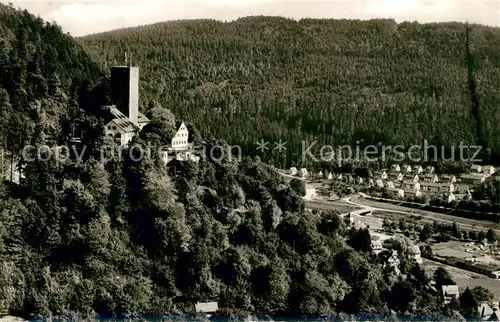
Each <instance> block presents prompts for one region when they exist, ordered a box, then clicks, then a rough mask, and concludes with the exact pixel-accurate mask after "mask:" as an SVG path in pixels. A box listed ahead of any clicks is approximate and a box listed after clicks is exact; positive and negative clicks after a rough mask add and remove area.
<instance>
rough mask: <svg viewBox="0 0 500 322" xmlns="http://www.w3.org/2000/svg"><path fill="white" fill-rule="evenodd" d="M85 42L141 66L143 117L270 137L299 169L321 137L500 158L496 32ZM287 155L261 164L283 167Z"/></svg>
mask: <svg viewBox="0 0 500 322" xmlns="http://www.w3.org/2000/svg"><path fill="white" fill-rule="evenodd" d="M80 41H81V42H82V44H83V45H84V46H85V47H86V49H87V51H88V53H89V54H90V55H91V56H92V57H94V58H95V59H96V60H97V61H99V62H100V63H101V64H102V65H105V64H110V63H116V62H123V57H124V53H125V52H127V51H130V53H131V57H132V60H133V63H134V64H135V65H137V66H140V67H141V69H142V70H141V75H142V77H143V78H142V79H143V80H144V81H143V83H141V90H142V92H141V93H143V94H142V97H141V99H142V102H141V104H142V106H143V107H144V108H147V107H148V106H155V105H160V106H163V107H166V108H169V109H170V110H172V111H173V112H174V114H176V115H178V116H179V117H181V118H182V119H185V120H188V121H190V122H193V123H194V124H195V125H196V126H197V127H198V128H199V129H200V130H201V132H202V133H208V132H211V133H212V134H214V135H215V136H217V137H220V138H224V139H226V140H227V141H228V142H230V143H231V144H239V145H241V146H242V147H243V149H244V151H246V153H248V154H250V155H252V154H254V153H257V151H256V150H255V148H256V145H255V142H256V141H260V140H261V139H265V140H267V141H276V142H277V141H279V139H282V140H283V141H286V142H287V151H286V154H287V161H288V163H292V164H294V165H296V164H297V163H299V162H298V161H300V159H301V151H302V143H301V142H302V141H306V142H307V144H306V146H308V145H309V144H310V143H311V142H313V141H314V140H318V144H317V146H320V145H322V144H329V145H333V146H341V145H344V144H352V145H353V146H354V145H355V142H356V141H357V140H364V142H365V143H373V142H375V143H378V142H382V143H385V144H404V145H406V146H408V145H410V144H422V140H424V139H426V140H428V141H429V142H430V144H439V145H444V146H446V147H448V148H449V147H451V146H457V147H458V146H459V144H460V141H463V142H464V145H474V144H475V143H477V142H479V144H481V145H484V146H485V147H488V148H491V149H492V152H493V153H494V154H495V153H496V154H497V155H498V153H500V130H499V129H498V127H497V126H495V124H496V123H497V122H498V121H499V118H500V113H499V107H498V106H499V103H500V93H499V90H498V84H499V83H500V54H499V52H500V30H499V29H496V28H489V27H483V26H479V25H470V26H467V25H465V24H462V23H434V24H419V23H409V22H404V23H400V24H397V23H395V22H394V21H392V20H371V21H355V20H327V19H323V20H317V19H303V20H300V21H294V20H289V19H285V18H277V17H248V18H241V19H238V20H236V21H234V22H229V23H223V22H219V21H212V20H196V21H178V22H166V23H159V24H153V25H148V26H142V27H137V28H128V29H123V30H116V31H111V32H106V33H102V34H96V35H91V36H87V37H83V38H81V39H80ZM362 144H363V143H362ZM362 144H361V145H362ZM485 150H486V149H485ZM284 154H285V153H279V152H278V151H272V150H269V151H266V152H265V153H264V155H261V157H262V160H264V161H266V160H267V161H273V162H274V163H276V164H278V165H282V164H283V163H284V161H285V160H284Z"/></svg>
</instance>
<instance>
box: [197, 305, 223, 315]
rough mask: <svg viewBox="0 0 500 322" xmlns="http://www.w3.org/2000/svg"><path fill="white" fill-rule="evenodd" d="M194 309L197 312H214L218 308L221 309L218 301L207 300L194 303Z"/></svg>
mask: <svg viewBox="0 0 500 322" xmlns="http://www.w3.org/2000/svg"><path fill="white" fill-rule="evenodd" d="M194 309H195V311H196V313H207V314H212V313H215V312H217V310H218V309H219V305H218V303H217V302H205V303H200V302H197V303H196V304H195V305H194Z"/></svg>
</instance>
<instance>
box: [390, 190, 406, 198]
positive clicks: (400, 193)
mask: <svg viewBox="0 0 500 322" xmlns="http://www.w3.org/2000/svg"><path fill="white" fill-rule="evenodd" d="M387 191H388V192H389V195H391V196H392V197H393V198H404V196H405V191H404V190H403V189H400V188H399V189H398V188H389V189H387Z"/></svg>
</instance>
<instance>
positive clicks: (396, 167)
mask: <svg viewBox="0 0 500 322" xmlns="http://www.w3.org/2000/svg"><path fill="white" fill-rule="evenodd" d="M400 171H401V167H400V166H399V164H393V165H391V172H400Z"/></svg>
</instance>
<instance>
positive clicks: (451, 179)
mask: <svg viewBox="0 0 500 322" xmlns="http://www.w3.org/2000/svg"><path fill="white" fill-rule="evenodd" d="M440 182H443V183H448V182H451V183H455V182H457V177H455V176H454V175H452V174H444V175H442V176H441V180H440Z"/></svg>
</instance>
